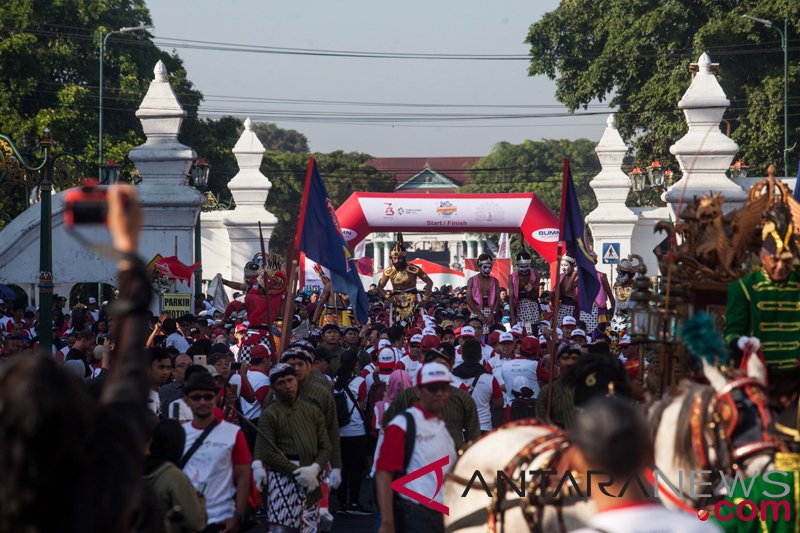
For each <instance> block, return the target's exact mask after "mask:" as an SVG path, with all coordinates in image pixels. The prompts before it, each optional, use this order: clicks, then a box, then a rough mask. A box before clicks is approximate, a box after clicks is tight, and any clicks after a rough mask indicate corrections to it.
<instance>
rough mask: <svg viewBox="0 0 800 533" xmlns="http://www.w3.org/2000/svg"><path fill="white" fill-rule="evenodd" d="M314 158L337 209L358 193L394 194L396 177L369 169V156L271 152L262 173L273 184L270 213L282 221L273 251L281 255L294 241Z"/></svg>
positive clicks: (269, 200) (275, 236)
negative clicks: (309, 163)
mask: <svg viewBox="0 0 800 533" xmlns="http://www.w3.org/2000/svg"><path fill="white" fill-rule="evenodd" d="M312 155H313V156H314V157H315V158H316V159H317V165H319V172H320V175H321V176H322V181H323V182H324V183H325V188H326V189H327V190H328V194H329V195H330V197H331V201H332V202H333V204H334V205H336V206H338V205H341V204H342V202H344V201H345V200H347V198H349V197H350V195H351V194H353V193H354V192H356V191H373V192H385V191H391V190H393V189H394V186H395V179H394V175H393V174H391V173H389V172H384V171H380V170H377V169H375V168H373V167H371V166H369V165H367V161H369V160H370V159H371V158H372V156H369V155H367V154H361V153H356V152H342V151H336V152H331V153H329V154H309V153H292V152H277V151H268V152H267V153H266V155H265V156H264V161H263V162H262V164H261V172H263V173H264V175H265V176H267V177H268V178H269V179H270V181H272V189H271V190H270V193H269V197H268V198H267V209H268V210H269V211H271V212H272V213H273V214H274V215H275V216H276V217H277V218H278V225H277V227H276V228H275V231H274V232H273V234H272V238H271V239H270V248H271V249H272V250H274V251H276V252H278V253H280V254H284V253H285V251H286V249H287V247H288V245H289V240H290V239H293V238H294V232H295V229H296V227H297V217H298V214H299V213H300V200H301V199H302V196H303V184H304V183H305V177H306V169H307V168H308V158H309V157H310V156H312Z"/></svg>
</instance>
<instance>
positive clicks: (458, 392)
mask: <svg viewBox="0 0 800 533" xmlns="http://www.w3.org/2000/svg"><path fill="white" fill-rule="evenodd" d="M438 341H439V339H438V337H429V336H425V337H423V340H422V349H423V351H424V353H425V364H427V363H434V362H435V363H441V364H443V365H445V366H446V367H447V368H448V370H449V369H450V368H452V367H453V360H454V358H455V354H454V350H453V347H452V346H451V345H449V344H440V343H439V342H438ZM424 366H425V365H423V367H424ZM417 379H419V373H417ZM417 384H419V383H417ZM451 385H453V389H452V390H451V391H450V399H449V401H448V402H447V405H445V407H444V411H443V412H442V416H443V417H444V422H445V425H446V426H447V431H449V432H450V436H451V437H452V439H453V442H454V443H455V445H456V447H457V448H458V449H461V448H464V447H465V446H466V444H467V443H469V442H472V441H475V440H477V439H478V437H480V435H481V427H480V421H479V419H478V410H477V407H476V405H475V400H473V399H472V396H470V395H469V393H467V392H466V391H464V390H462V389H461V388H459V387H458V386H457V385H456V384H454V383H453V384H451ZM415 390H416V389H415V388H413V387H409V388H407V389H406V390H404V391H403V392H401V393H400V394H399V395H398V396H397V397H396V398H395V399H394V401H393V402H392V403H391V405H389V407H388V408H387V409H386V412H385V413H384V415H383V420H382V421H381V423H382V424H383V426H384V428H385V427H386V425H387V424H388V423H389V422H390V421H391V420H392V418H394V417H395V415H397V414H399V413H401V412H402V411H404V410H406V409H408V408H409V407H411V406H412V405H414V402H416V401H417V396H416V393H415Z"/></svg>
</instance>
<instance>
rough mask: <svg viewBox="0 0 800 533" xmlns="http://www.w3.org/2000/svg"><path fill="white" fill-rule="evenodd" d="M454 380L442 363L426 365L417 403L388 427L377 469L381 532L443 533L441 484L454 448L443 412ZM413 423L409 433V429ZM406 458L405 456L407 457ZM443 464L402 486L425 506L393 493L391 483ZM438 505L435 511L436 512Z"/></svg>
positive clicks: (420, 380)
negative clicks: (422, 499)
mask: <svg viewBox="0 0 800 533" xmlns="http://www.w3.org/2000/svg"><path fill="white" fill-rule="evenodd" d="M452 379H453V378H452V376H451V375H450V371H449V370H448V369H447V367H446V366H445V365H443V364H441V363H426V364H424V365H423V366H422V367H421V368H420V370H419V375H418V376H417V386H416V387H415V390H416V392H417V396H418V398H419V402H418V403H416V404H414V405H413V406H412V407H409V408H408V409H406V410H405V411H404V412H402V413H400V414H399V415H397V416H395V417H394V418H393V419H392V420H391V421H390V422H389V424H388V425H387V427H386V434H385V436H384V440H383V443H382V445H381V449H380V454H379V456H378V460H377V464H376V469H377V473H376V477H375V483H376V489H377V495H378V508H379V510H380V515H381V529H380V530H381V531H382V532H384V533H394V532H395V531H420V532H421V531H425V532H434V533H439V532H441V533H443V532H444V521H443V514H442V511H441V509H444V507H443V505H442V503H443V492H444V491H443V490H442V486H441V484H440V480H442V479H443V478H444V476H446V475H447V473H448V472H449V470H450V468H451V467H452V466H453V464H454V463H455V459H456V447H455V444H454V442H453V438H452V437H451V436H450V433H449V432H448V431H447V428H446V426H445V422H444V419H443V418H442V413H443V412H444V408H445V405H447V402H448V400H449V398H450V391H451V385H450V383H451V381H452ZM410 421H413V428H412V427H410V426H411V424H410ZM408 431H413V433H414V435H413V436H414V438H413V439H408V440H409V441H410V442H411V443H412V444H411V447H410V449H409V450H408V452H406V440H407V439H406V432H408ZM407 453H408V456H406V454H407ZM444 459H446V460H447V461H446V463H443V464H442V463H440V466H439V467H438V468H436V469H434V470H432V471H430V472H428V473H427V474H425V475H423V476H421V477H418V478H417V479H415V480H413V481H410V482H408V483H406V485H405V486H406V487H407V488H408V489H409V490H410V491H414V492H416V493H417V494H420V495H422V496H427V497H429V498H431V502H430V503H429V504H428V506H423V505H420V504H418V503H416V502H415V501H412V500H411V499H410V498H408V497H407V496H406V495H405V494H397V496H396V497H395V494H394V493H393V491H392V488H391V483H392V481H393V480H394V478H395V476H396V475H398V474H399V475H404V474H406V473H408V472H413V471H415V470H419V469H421V468H424V467H430V465H432V464H434V463H437V461H442V460H444ZM437 506H438V509H439V510H437V509H436V508H437Z"/></svg>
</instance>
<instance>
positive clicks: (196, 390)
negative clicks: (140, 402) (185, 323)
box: [181, 372, 251, 531]
mask: <svg viewBox="0 0 800 533" xmlns="http://www.w3.org/2000/svg"><path fill="white" fill-rule="evenodd" d="M183 390H184V393H185V396H184V400H185V401H186V403H187V404H188V405H189V408H190V409H191V410H192V421H191V423H187V424H183V430H184V431H185V432H186V442H185V444H184V450H183V457H181V464H182V465H183V472H184V473H185V474H186V475H187V476H188V477H189V479H190V480H191V481H192V484H193V485H194V488H195V490H197V492H198V493H200V494H202V495H203V496H204V497H205V501H206V512H207V514H208V525H209V528H213V527H216V529H211V530H212V531H223V530H225V531H236V530H238V529H239V527H240V525H241V522H242V518H243V516H244V514H245V513H246V512H247V507H248V503H247V497H248V495H249V494H250V461H251V457H250V450H249V449H248V447H247V441H245V438H244V434H243V433H242V432H241V430H240V429H239V426H236V425H234V424H230V423H228V422H225V421H218V420H217V419H216V418H214V406H215V405H216V401H217V393H218V391H219V387H217V385H216V383H215V382H214V379H213V378H212V377H211V374H209V373H208V372H194V373H192V374H191V375H190V376H189V379H188V380H187V382H186V384H185V385H184V387H183Z"/></svg>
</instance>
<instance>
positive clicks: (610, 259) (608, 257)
mask: <svg viewBox="0 0 800 533" xmlns="http://www.w3.org/2000/svg"><path fill="white" fill-rule="evenodd" d="M617 263H619V243H618V242H604V243H603V264H604V265H616V264H617Z"/></svg>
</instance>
